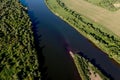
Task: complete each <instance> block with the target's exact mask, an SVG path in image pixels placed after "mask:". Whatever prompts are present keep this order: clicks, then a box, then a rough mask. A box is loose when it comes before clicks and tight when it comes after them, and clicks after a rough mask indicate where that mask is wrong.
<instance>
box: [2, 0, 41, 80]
mask: <svg viewBox="0 0 120 80" xmlns="http://www.w3.org/2000/svg"><path fill="white" fill-rule="evenodd" d="M31 57H32V58H31ZM38 66H39V65H38V60H37V53H36V50H35V45H34V38H33V33H32V30H31V22H30V19H29V17H28V15H27V14H26V12H25V8H24V7H23V6H22V5H21V4H20V3H19V2H18V0H0V80H18V79H19V80H22V79H27V80H30V79H34V78H36V77H39V78H40V72H39V71H38Z"/></svg>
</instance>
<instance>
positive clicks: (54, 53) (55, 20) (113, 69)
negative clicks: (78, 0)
mask: <svg viewBox="0 0 120 80" xmlns="http://www.w3.org/2000/svg"><path fill="white" fill-rule="evenodd" d="M20 1H21V3H22V4H24V5H26V6H27V7H28V14H29V16H30V18H31V20H32V22H33V28H34V30H33V32H34V33H35V34H36V35H37V36H41V37H40V38H37V39H38V41H39V42H40V43H38V44H40V46H44V48H43V50H42V53H43V56H44V57H45V64H44V66H45V67H46V71H47V77H46V78H47V79H49V80H75V79H76V77H78V73H77V71H76V67H75V65H74V63H73V61H72V58H71V57H70V55H69V51H68V50H67V49H68V48H70V49H71V50H72V51H73V52H79V53H78V54H80V55H82V56H83V57H85V58H87V59H88V60H89V61H91V62H92V63H93V64H94V65H96V66H97V67H98V68H99V69H100V70H102V72H103V73H105V74H106V75H107V76H109V77H111V79H113V80H120V66H118V65H116V64H115V63H113V61H111V59H109V58H108V56H107V55H106V54H105V53H103V52H102V51H101V50H100V49H98V48H97V47H96V46H95V45H93V44H92V43H91V42H90V41H89V40H87V39H86V38H85V37H83V36H82V35H81V34H80V33H79V32H78V31H76V30H75V29H74V28H72V27H71V26H70V25H69V24H67V23H66V22H64V21H63V20H61V19H60V18H59V17H57V16H55V15H54V14H53V13H52V12H51V11H50V10H49V9H48V8H47V7H46V5H45V3H44V0H20ZM35 37H36V36H35ZM39 54H40V53H39Z"/></svg>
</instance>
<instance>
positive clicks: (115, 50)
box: [46, 0, 120, 63]
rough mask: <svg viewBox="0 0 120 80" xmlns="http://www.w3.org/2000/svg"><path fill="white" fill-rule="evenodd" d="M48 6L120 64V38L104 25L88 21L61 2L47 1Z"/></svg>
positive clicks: (56, 0) (57, 0) (58, 0)
mask: <svg viewBox="0 0 120 80" xmlns="http://www.w3.org/2000/svg"><path fill="white" fill-rule="evenodd" d="M46 4H47V6H48V8H49V9H50V10H51V11H52V12H53V13H55V14H56V15H57V16H59V17H60V18H61V19H63V20H64V21H66V22H67V23H69V24H70V25H71V26H73V27H74V28H75V29H76V30H77V31H79V32H80V33H81V34H82V35H83V36H85V37H86V38H88V39H89V40H90V41H91V42H93V44H95V45H96V46H97V47H98V48H100V49H101V50H102V51H104V52H105V53H107V54H108V56H109V57H110V58H113V59H114V60H115V61H116V62H118V63H120V58H119V56H120V54H119V51H120V49H119V46H120V43H119V42H120V40H119V37H117V36H116V35H114V34H112V33H111V32H110V31H108V30H107V29H105V28H104V27H103V26H102V25H100V24H97V23H95V22H93V21H92V20H90V19H87V18H86V17H84V16H82V15H80V14H78V13H77V12H75V11H73V10H71V9H68V8H67V7H66V6H65V4H64V3H63V2H61V1H60V0H55V1H52V0H50V1H48V0H46Z"/></svg>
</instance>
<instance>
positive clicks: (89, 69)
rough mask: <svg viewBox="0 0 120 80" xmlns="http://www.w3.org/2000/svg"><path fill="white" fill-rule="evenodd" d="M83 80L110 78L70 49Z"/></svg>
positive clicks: (107, 79)
mask: <svg viewBox="0 0 120 80" xmlns="http://www.w3.org/2000/svg"><path fill="white" fill-rule="evenodd" d="M69 53H70V55H71V57H72V58H73V61H74V63H75V65H76V67H77V70H78V72H79V75H80V76H81V79H82V80H110V79H109V78H107V77H106V76H105V75H104V74H102V73H101V72H100V70H98V69H97V68H96V67H95V66H93V65H92V64H91V63H90V62H89V61H88V60H86V59H85V58H83V57H81V56H80V55H78V54H74V53H73V52H71V51H69Z"/></svg>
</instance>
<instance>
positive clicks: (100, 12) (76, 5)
mask: <svg viewBox="0 0 120 80" xmlns="http://www.w3.org/2000/svg"><path fill="white" fill-rule="evenodd" d="M61 1H62V2H64V3H65V4H66V6H68V7H69V8H71V9H73V10H75V11H76V12H78V13H80V14H82V15H84V16H86V17H88V18H90V19H92V20H94V21H95V22H97V23H99V24H101V25H103V26H105V27H106V28H108V29H109V30H111V31H112V32H113V33H115V34H117V35H119V36H120V10H119V11H116V12H111V11H108V10H106V9H104V8H101V7H98V6H95V5H93V4H91V3H88V2H86V1H84V0H61Z"/></svg>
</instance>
